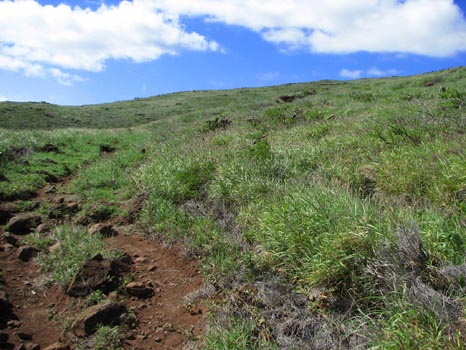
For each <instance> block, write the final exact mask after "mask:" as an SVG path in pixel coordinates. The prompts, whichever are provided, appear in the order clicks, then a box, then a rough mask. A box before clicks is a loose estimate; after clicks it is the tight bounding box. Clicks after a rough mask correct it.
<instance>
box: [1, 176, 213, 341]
mask: <svg viewBox="0 0 466 350" xmlns="http://www.w3.org/2000/svg"><path fill="white" fill-rule="evenodd" d="M68 181H69V178H67V179H66V180H65V181H64V182H63V183H60V184H56V185H54V186H55V187H56V188H59V187H60V186H63V185H64V184H65V183H66V182H68ZM56 197H57V195H55V194H53V193H49V192H48V191H46V190H44V189H42V190H41V191H39V192H38V193H37V197H36V198H37V201H38V202H39V204H42V203H44V202H49V203H50V202H53V201H54V200H55V199H56ZM69 219H70V218H69V217H67V218H59V219H57V221H65V222H66V221H67V220H69ZM113 221H115V220H113ZM46 222H47V221H46ZM53 222H55V221H51V223H52V224H53ZM118 229H119V232H120V233H119V234H118V235H117V236H114V237H108V238H105V240H104V241H105V244H106V246H107V247H108V248H112V249H114V250H118V251H120V252H125V253H127V254H128V255H129V256H130V257H131V258H132V260H133V262H135V264H134V265H133V269H132V271H131V272H129V273H127V276H126V277H125V279H126V280H127V281H131V282H142V283H144V284H145V285H149V286H151V288H152V289H153V295H152V296H150V297H148V298H138V297H134V296H130V295H127V294H124V293H120V292H119V293H116V292H113V293H111V294H110V295H109V298H114V299H118V300H119V301H120V302H123V303H124V304H125V306H126V309H127V310H128V314H129V315H130V318H131V319H132V320H133V321H132V325H129V324H126V325H122V327H121V335H122V347H123V348H124V349H141V350H143V349H154V350H158V349H182V348H185V347H186V344H195V342H196V340H198V339H199V337H200V336H201V335H202V333H203V329H204V322H205V313H206V312H205V311H206V310H205V306H203V305H202V304H196V303H193V302H192V301H190V300H188V298H187V297H189V295H190V294H191V293H194V292H196V291H197V290H199V288H201V287H202V285H203V278H202V276H201V275H200V273H199V262H198V261H197V260H196V259H194V258H192V257H188V256H187V255H186V254H185V252H184V250H183V248H182V247H181V246H180V245H179V244H173V245H166V244H164V243H163V242H159V241H157V240H154V239H151V238H150V237H148V236H147V235H146V234H145V233H144V232H141V231H134V226H133V225H129V226H125V227H119V228H118ZM4 238H5V237H4V230H3V228H2V227H1V226H0V239H1V247H2V248H1V249H0V272H1V273H2V275H3V279H4V285H0V291H1V290H3V291H5V292H6V294H7V298H8V301H9V303H10V304H11V310H10V311H11V312H8V313H4V314H2V315H0V316H1V317H0V319H1V321H4V322H0V328H4V329H0V333H4V334H5V333H6V334H8V337H9V339H8V341H7V343H4V344H0V349H20V348H21V346H22V348H26V349H28V348H32V346H33V344H37V345H39V346H40V347H41V348H42V349H44V348H45V347H47V346H49V345H51V344H54V343H56V342H62V343H64V344H68V345H70V347H71V348H72V349H73V348H76V345H77V344H78V343H81V344H82V343H83V340H82V339H78V338H76V337H75V336H74V335H73V334H72V333H71V331H70V325H71V323H72V322H73V320H74V319H75V317H76V316H77V315H78V314H79V313H80V312H81V311H82V310H83V308H84V307H85V306H84V302H83V299H80V298H74V297H70V296H68V295H66V294H65V293H64V288H63V287H61V286H58V285H56V284H54V285H51V286H46V284H45V283H44V276H42V275H41V273H40V271H39V267H38V265H37V264H36V262H35V261H34V259H31V260H30V261H28V262H24V261H21V260H20V259H19V258H18V246H20V245H21V243H19V244H17V245H16V246H13V245H9V244H7V242H6V241H5V239H4ZM123 290H124V286H123ZM2 323H4V325H3V326H2ZM6 323H8V326H7V325H6ZM22 344H23V345H22ZM87 346H88V347H89V346H90V345H87Z"/></svg>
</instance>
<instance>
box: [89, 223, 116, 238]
mask: <svg viewBox="0 0 466 350" xmlns="http://www.w3.org/2000/svg"><path fill="white" fill-rule="evenodd" d="M87 233H89V234H90V235H95V234H101V235H102V236H104V237H114V236H117V235H118V231H117V230H115V228H114V226H113V225H111V224H102V223H100V224H95V225H92V226H91V227H90V228H89V230H87Z"/></svg>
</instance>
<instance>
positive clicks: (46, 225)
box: [36, 222, 52, 233]
mask: <svg viewBox="0 0 466 350" xmlns="http://www.w3.org/2000/svg"><path fill="white" fill-rule="evenodd" d="M51 229H52V227H51V226H50V224H49V223H48V222H44V223H42V224H40V225H39V226H37V227H36V231H37V232H39V233H43V232H50V231H51Z"/></svg>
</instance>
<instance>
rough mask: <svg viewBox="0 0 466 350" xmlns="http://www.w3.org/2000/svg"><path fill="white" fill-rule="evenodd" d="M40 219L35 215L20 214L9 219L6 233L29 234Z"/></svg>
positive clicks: (38, 223)
mask: <svg viewBox="0 0 466 350" xmlns="http://www.w3.org/2000/svg"><path fill="white" fill-rule="evenodd" d="M40 223H41V217H40V215H37V214H20V215H16V216H14V217H13V218H11V219H10V221H9V222H8V226H7V231H10V232H13V233H16V234H18V235H24V234H28V233H30V232H31V231H32V230H33V229H35V228H36V227H37V226H39V225H40Z"/></svg>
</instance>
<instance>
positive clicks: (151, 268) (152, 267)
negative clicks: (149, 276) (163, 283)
mask: <svg viewBox="0 0 466 350" xmlns="http://www.w3.org/2000/svg"><path fill="white" fill-rule="evenodd" d="M155 270H157V265H156V264H152V265H150V266H149V267H148V268H147V271H149V272H152V271H155Z"/></svg>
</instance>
